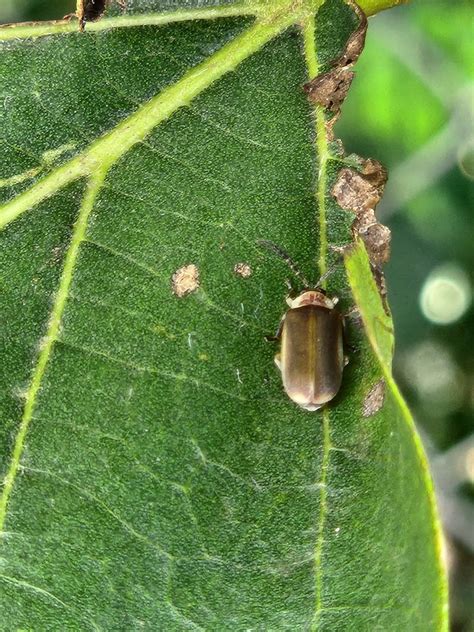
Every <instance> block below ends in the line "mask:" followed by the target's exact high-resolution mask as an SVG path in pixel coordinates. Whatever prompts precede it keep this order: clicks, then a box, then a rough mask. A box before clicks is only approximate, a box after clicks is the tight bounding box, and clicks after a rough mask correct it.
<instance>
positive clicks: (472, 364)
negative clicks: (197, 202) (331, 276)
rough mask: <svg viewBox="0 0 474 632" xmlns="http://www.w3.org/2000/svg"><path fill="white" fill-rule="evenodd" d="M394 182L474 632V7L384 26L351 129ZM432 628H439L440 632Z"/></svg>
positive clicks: (392, 215) (390, 219)
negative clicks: (385, 167)
mask: <svg viewBox="0 0 474 632" xmlns="http://www.w3.org/2000/svg"><path fill="white" fill-rule="evenodd" d="M74 6H75V0H1V5H0V23H2V22H3V23H4V22H16V21H26V20H42V19H57V18H61V17H62V16H63V15H65V14H66V13H69V12H71V11H73V10H74ZM337 132H338V135H339V136H341V137H342V139H343V141H344V144H345V146H346V149H347V151H348V152H356V153H358V154H360V155H362V156H370V157H374V158H377V159H378V160H380V161H381V162H383V163H384V164H385V165H386V166H387V167H388V169H389V172H390V179H389V184H388V186H387V190H386V194H385V197H384V200H383V203H382V204H381V205H380V207H379V209H378V216H379V218H380V220H381V221H382V222H384V223H386V224H388V226H389V227H390V228H391V230H392V258H391V261H390V263H389V264H388V265H387V268H386V275H387V281H388V287H389V298H390V304H391V307H392V311H393V316H394V320H395V326H396V334H397V349H396V356H395V371H396V377H397V379H398V382H399V383H400V386H401V388H402V390H403V392H404V394H405V396H406V398H407V399H408V402H409V404H410V406H411V409H412V411H413V412H414V414H415V417H416V420H417V423H418V427H419V430H420V432H421V434H422V438H423V441H424V444H425V447H426V449H427V452H428V455H429V457H430V462H431V467H432V471H433V475H434V478H435V483H436V488H437V494H438V502H439V507H440V510H441V516H442V520H443V525H444V530H445V534H446V558H447V563H448V566H449V571H450V581H451V621H452V625H451V628H452V630H455V631H456V632H472V631H474V424H473V420H474V414H473V412H474V411H473V409H474V354H473V349H474V309H473V301H472V290H473V272H474V221H473V211H474V188H473V180H474V3H473V2H472V0H412V2H411V3H410V4H408V5H405V6H400V7H398V8H395V9H391V10H390V11H387V12H385V13H381V14H379V15H377V16H376V17H374V18H372V19H371V20H370V28H369V33H368V38H367V45H366V49H365V51H364V53H363V55H362V57H361V59H360V61H359V62H358V65H357V78H356V80H355V82H354V84H353V88H352V90H351V93H350V95H349V97H348V99H347V101H346V103H345V105H344V110H343V116H342V119H341V121H340V122H339V123H338V127H337ZM427 632H430V631H427Z"/></svg>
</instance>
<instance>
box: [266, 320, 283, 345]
mask: <svg viewBox="0 0 474 632" xmlns="http://www.w3.org/2000/svg"><path fill="white" fill-rule="evenodd" d="M284 320H285V317H284V316H283V318H282V319H281V320H280V324H279V325H278V329H277V330H276V332H275V335H274V336H265V340H266V341H267V342H277V341H278V340H280V338H281V330H282V329H283V321H284Z"/></svg>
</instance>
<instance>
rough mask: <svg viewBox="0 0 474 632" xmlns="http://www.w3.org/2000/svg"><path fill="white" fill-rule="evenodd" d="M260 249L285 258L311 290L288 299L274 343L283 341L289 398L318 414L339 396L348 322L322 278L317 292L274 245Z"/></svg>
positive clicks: (280, 360)
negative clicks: (345, 321) (271, 251)
mask: <svg viewBox="0 0 474 632" xmlns="http://www.w3.org/2000/svg"><path fill="white" fill-rule="evenodd" d="M259 243H260V244H262V245H264V246H266V247H268V248H270V249H271V250H273V251H274V252H276V253H277V254H278V255H279V256H281V257H282V258H283V259H284V260H285V261H286V262H287V263H288V265H289V266H290V268H291V269H292V271H293V272H294V273H295V274H296V275H297V276H298V277H299V278H300V279H302V281H303V283H304V286H305V289H304V290H303V292H301V293H300V294H299V295H298V296H297V297H296V298H290V297H288V298H287V303H288V306H289V308H290V309H289V310H288V311H287V312H286V314H284V316H283V318H282V319H281V321H280V326H279V328H278V331H277V333H276V336H275V337H274V338H273V339H274V340H280V341H281V348H280V352H279V353H278V354H277V355H276V356H275V363H276V365H277V366H278V368H279V369H280V371H281V375H282V379H283V386H284V388H285V391H286V393H287V395H288V397H289V398H290V399H291V400H293V401H294V402H295V403H296V404H298V405H299V406H301V408H304V409H305V410H318V409H319V408H321V406H323V405H324V404H327V403H328V402H330V401H331V400H332V399H334V397H335V396H336V395H337V393H338V392H339V389H340V387H341V382H342V372H343V369H344V366H345V364H347V362H346V361H345V358H344V317H343V315H342V314H341V313H340V311H339V310H338V309H336V304H337V302H338V299H337V298H329V297H328V296H327V295H326V291H325V290H324V289H323V288H322V287H321V283H322V281H323V279H324V278H325V276H326V275H323V277H321V279H319V281H318V283H317V284H316V287H315V288H314V289H310V288H309V284H308V282H307V281H306V279H305V278H304V277H303V275H302V274H301V272H300V271H299V270H298V268H297V267H296V265H295V264H294V263H293V261H292V260H291V258H290V257H289V255H287V254H286V253H285V252H284V251H283V250H281V249H280V248H279V247H278V246H276V245H275V244H273V243H272V242H268V241H260V242H259Z"/></svg>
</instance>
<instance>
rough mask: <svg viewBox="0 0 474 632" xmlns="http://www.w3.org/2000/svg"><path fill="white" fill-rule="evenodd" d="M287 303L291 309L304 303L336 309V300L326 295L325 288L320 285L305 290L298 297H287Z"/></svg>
mask: <svg viewBox="0 0 474 632" xmlns="http://www.w3.org/2000/svg"><path fill="white" fill-rule="evenodd" d="M287 303H288V305H289V306H290V307H291V309H297V308H298V307H303V306H304V305H316V306H318V307H325V308H326V309H334V305H335V302H334V301H333V300H332V299H330V298H329V297H328V296H326V292H325V290H323V289H322V288H320V287H317V288H315V289H314V290H305V291H304V292H302V293H301V294H300V295H299V296H297V297H296V298H293V299H291V298H290V299H287Z"/></svg>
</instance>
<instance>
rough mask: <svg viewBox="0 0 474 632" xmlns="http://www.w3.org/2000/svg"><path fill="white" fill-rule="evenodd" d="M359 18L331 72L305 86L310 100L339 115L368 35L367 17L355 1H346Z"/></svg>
mask: <svg viewBox="0 0 474 632" xmlns="http://www.w3.org/2000/svg"><path fill="white" fill-rule="evenodd" d="M346 2H347V4H348V5H349V6H350V7H351V8H352V9H353V10H354V12H355V13H356V15H357V17H358V18H359V25H358V27H357V28H356V30H355V31H354V32H353V33H352V35H351V36H350V37H349V39H348V40H347V43H346V46H345V48H344V51H343V52H342V54H341V55H340V56H339V57H338V58H337V59H336V60H335V61H333V63H332V64H331V66H332V67H331V70H328V71H327V72H324V73H322V74H320V75H318V76H317V77H314V79H312V80H311V81H309V82H308V83H306V84H305V85H304V90H305V92H306V93H307V94H308V97H309V99H310V100H311V101H312V102H313V103H315V104H316V105H320V106H322V107H323V108H325V109H327V110H329V111H331V112H334V113H336V114H337V113H338V112H339V111H340V109H341V105H342V104H343V102H344V100H345V98H346V96H347V93H348V92H349V88H350V87H351V83H352V81H353V79H354V76H355V73H354V72H353V71H352V67H353V66H354V64H355V63H356V61H357V60H358V59H359V56H360V54H361V52H362V51H363V49H364V44H365V36H366V33H367V17H366V15H365V13H364V12H363V11H362V9H361V8H360V7H359V5H358V4H357V3H356V2H354V1H353V0H346Z"/></svg>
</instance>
